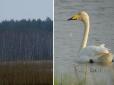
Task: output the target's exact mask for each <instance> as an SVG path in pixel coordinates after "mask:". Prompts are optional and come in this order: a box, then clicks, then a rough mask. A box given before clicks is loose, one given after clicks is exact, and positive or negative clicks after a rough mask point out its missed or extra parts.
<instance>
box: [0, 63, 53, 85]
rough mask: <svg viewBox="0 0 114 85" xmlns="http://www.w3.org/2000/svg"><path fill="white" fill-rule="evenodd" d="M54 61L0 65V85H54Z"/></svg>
mask: <svg viewBox="0 0 114 85" xmlns="http://www.w3.org/2000/svg"><path fill="white" fill-rule="evenodd" d="M52 64H53V63H52V61H35V62H6V63H5V62H4V63H0V85H52V84H53V70H52V67H53V65H52Z"/></svg>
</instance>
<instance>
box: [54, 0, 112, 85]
mask: <svg viewBox="0 0 114 85" xmlns="http://www.w3.org/2000/svg"><path fill="white" fill-rule="evenodd" d="M80 10H85V11H87V12H88V13H89V15H90V22H91V23H90V25H91V26H90V31H91V32H90V35H89V42H88V45H98V44H101V43H105V44H106V47H107V48H110V49H112V53H114V43H113V42H114V37H113V36H114V29H113V28H114V23H113V22H114V18H113V17H114V0H109V1H108V0H55V17H54V18H55V27H54V51H55V52H54V57H55V58H54V59H55V62H54V63H55V65H54V66H55V70H54V71H55V80H57V81H59V84H61V82H62V84H61V85H79V84H80V83H86V85H101V84H102V85H114V82H113V80H114V69H113V68H114V65H113V63H112V64H106V65H104V64H100V63H99V64H95V63H94V64H89V63H86V62H80V61H79V57H78V56H77V55H78V51H79V48H80V43H81V40H82V33H83V24H82V23H81V22H77V23H72V22H67V21H65V20H67V18H69V17H70V16H71V15H73V14H74V13H77V12H79V11H80ZM85 80H86V82H85ZM77 83H78V84H77ZM81 85H82V84H81ZM83 85H85V84H83Z"/></svg>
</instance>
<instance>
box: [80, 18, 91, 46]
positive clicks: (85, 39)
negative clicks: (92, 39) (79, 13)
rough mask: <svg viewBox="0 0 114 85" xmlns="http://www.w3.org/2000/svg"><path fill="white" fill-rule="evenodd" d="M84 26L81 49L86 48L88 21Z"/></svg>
mask: <svg viewBox="0 0 114 85" xmlns="http://www.w3.org/2000/svg"><path fill="white" fill-rule="evenodd" d="M84 26H85V29H84V34H83V40H82V44H81V48H85V47H86V46H87V41H88V35H89V28H90V23H89V19H88V20H85V21H84Z"/></svg>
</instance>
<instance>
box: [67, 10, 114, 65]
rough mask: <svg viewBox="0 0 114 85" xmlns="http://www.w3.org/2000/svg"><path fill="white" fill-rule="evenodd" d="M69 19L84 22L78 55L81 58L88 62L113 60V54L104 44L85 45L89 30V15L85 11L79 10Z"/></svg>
mask: <svg viewBox="0 0 114 85" xmlns="http://www.w3.org/2000/svg"><path fill="white" fill-rule="evenodd" d="M69 20H79V21H82V22H83V23H84V26H85V29H84V33H83V40H82V44H81V48H80V52H79V56H80V58H81V59H83V60H85V59H86V60H87V61H88V62H90V63H94V62H101V63H111V62H113V55H112V53H111V52H110V49H108V48H106V47H105V44H101V45H99V46H97V45H96V46H95V45H93V46H87V41H88V36H89V32H90V31H89V30H90V20H89V15H88V13H87V12H85V11H81V12H79V13H77V14H75V15H73V16H72V17H71V18H69V19H68V21H69Z"/></svg>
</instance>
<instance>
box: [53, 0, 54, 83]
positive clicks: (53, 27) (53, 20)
mask: <svg viewBox="0 0 114 85" xmlns="http://www.w3.org/2000/svg"><path fill="white" fill-rule="evenodd" d="M53 85H54V0H53Z"/></svg>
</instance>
